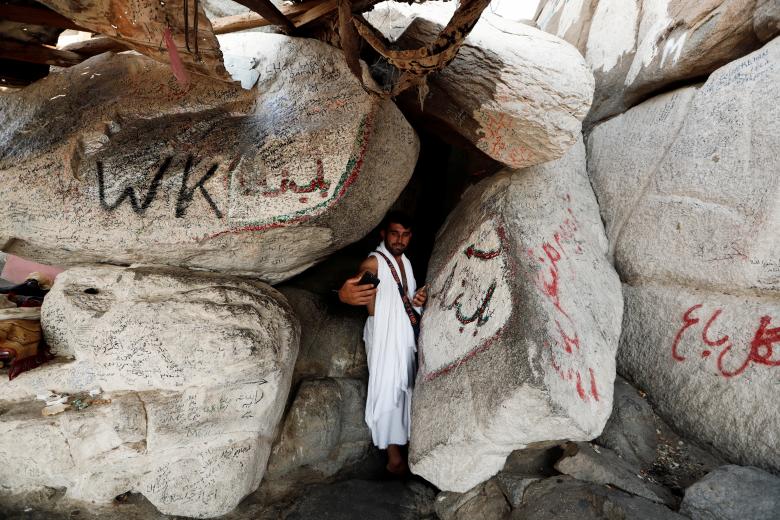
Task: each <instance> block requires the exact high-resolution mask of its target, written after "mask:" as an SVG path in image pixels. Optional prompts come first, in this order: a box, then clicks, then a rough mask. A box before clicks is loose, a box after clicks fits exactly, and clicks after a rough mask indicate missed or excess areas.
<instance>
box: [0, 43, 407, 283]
mask: <svg viewBox="0 0 780 520" xmlns="http://www.w3.org/2000/svg"><path fill="white" fill-rule="evenodd" d="M222 45H223V51H224V53H225V56H226V57H228V58H230V59H229V60H228V63H227V65H228V69H229V70H230V71H231V73H233V74H236V75H237V76H238V75H240V76H241V77H242V78H243V83H244V85H245V86H247V87H249V86H252V85H255V86H254V88H252V89H251V90H244V89H242V88H241V87H240V86H238V85H229V84H226V83H221V82H214V81H212V80H209V79H208V78H195V77H193V78H192V81H193V87H192V89H191V90H189V91H188V92H186V93H182V92H179V91H177V89H176V85H175V80H174V79H173V76H172V75H171V71H170V69H169V68H168V67H167V66H165V65H163V64H159V63H156V62H154V61H152V60H150V59H148V58H145V57H142V56H134V55H127V54H120V55H110V54H109V55H101V56H98V57H95V58H92V59H90V60H88V61H86V62H84V63H82V64H80V65H77V66H75V67H71V68H68V69H65V70H63V71H60V72H58V73H56V74H51V75H49V76H48V77H47V78H46V79H44V80H42V81H39V82H37V83H36V84H34V85H32V86H30V87H29V88H26V89H24V90H21V91H19V92H13V93H6V94H4V95H3V96H2V97H0V120H2V121H4V122H5V123H4V124H3V125H2V127H1V128H0V178H2V182H1V183H0V214H2V215H3V218H2V219H0V248H2V249H3V250H4V251H6V252H9V253H15V254H19V255H20V256H24V257H28V258H31V259H35V260H39V261H43V262H44V263H51V264H56V265H66V266H67V265H73V264H77V263H83V262H92V261H95V262H108V263H121V264H131V263H148V264H168V265H177V266H185V267H198V268H205V269H209V270H214V271H222V272H228V273H232V274H253V275H255V276H257V277H260V278H261V279H263V280H265V281H268V282H271V283H276V282H278V281H281V280H283V279H286V278H289V277H290V276H292V275H294V274H296V273H298V272H300V271H303V270H304V269H306V268H307V267H309V266H311V265H312V264H314V263H315V262H317V261H318V260H320V259H322V258H323V257H325V256H326V255H327V254H328V253H330V252H332V251H334V250H336V249H339V248H341V247H343V246H345V245H347V244H349V243H351V242H353V241H355V240H358V239H359V238H361V237H363V236H364V235H365V234H366V233H367V232H368V231H370V230H371V229H373V227H374V226H376V224H377V223H378V222H379V221H380V220H381V218H382V216H383V215H384V213H385V211H386V210H387V208H388V207H389V206H390V204H392V202H393V201H394V200H395V199H396V197H397V196H398V194H399V193H400V192H401V190H402V189H403V187H404V186H405V185H406V183H407V181H408V179H409V177H410V175H411V173H412V170H413V169H414V165H415V162H416V159H417V153H418V141H417V138H416V136H415V134H414V131H413V130H412V129H411V127H410V126H409V124H408V123H407V122H406V121H405V119H404V118H403V116H402V115H401V113H400V111H399V110H398V109H397V108H396V107H395V105H394V104H393V103H392V102H391V101H389V100H384V101H382V100H379V99H377V98H376V97H375V96H372V95H369V94H367V93H366V92H365V91H364V90H363V88H362V86H361V84H360V82H359V81H358V80H357V78H355V77H354V76H353V75H352V73H351V72H350V71H349V69H348V68H347V66H346V63H345V62H344V58H343V55H342V53H341V52H339V51H338V50H337V49H335V48H333V47H331V46H329V45H326V44H325V43H322V42H318V41H314V40H308V39H302V38H291V37H287V36H281V35H275V34H261V33H250V34H241V35H234V36H233V37H232V38H227V39H223V40H222ZM6 123H7V124H6Z"/></svg>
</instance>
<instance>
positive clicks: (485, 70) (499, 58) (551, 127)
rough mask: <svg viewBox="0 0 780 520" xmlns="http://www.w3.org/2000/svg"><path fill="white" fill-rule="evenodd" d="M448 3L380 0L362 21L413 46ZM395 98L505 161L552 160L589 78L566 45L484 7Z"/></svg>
mask: <svg viewBox="0 0 780 520" xmlns="http://www.w3.org/2000/svg"><path fill="white" fill-rule="evenodd" d="M454 8H455V6H454V4H453V3H440V2H429V3H425V4H415V5H413V6H402V5H397V4H393V5H385V6H382V7H378V8H376V9H374V11H372V12H370V13H368V16H367V18H368V20H369V21H370V22H372V23H373V24H374V25H375V26H376V27H377V28H378V29H379V30H380V31H382V32H383V33H384V34H385V35H386V36H388V37H389V38H391V39H396V38H397V41H395V42H394V44H395V45H396V46H399V47H401V48H410V49H416V48H418V47H421V46H423V45H424V44H425V43H427V42H430V41H433V40H434V39H435V37H436V35H437V34H438V33H439V31H440V30H441V29H442V28H443V27H444V26H445V25H446V24H447V22H448V21H449V19H450V17H451V15H452V12H453V11H454ZM427 88H428V90H427V91H426V92H427V95H424V96H423V97H424V100H423V101H422V107H421V106H420V102H421V100H420V96H418V94H417V92H416V91H415V92H409V93H407V94H406V96H405V97H404V98H403V99H404V101H403V105H404V107H405V109H406V110H412V111H415V112H419V111H421V115H422V116H423V117H426V118H430V119H433V120H436V121H438V122H440V123H443V124H444V126H445V127H446V128H447V129H448V131H450V132H454V133H457V134H459V135H461V136H462V138H465V140H466V141H467V142H470V143H472V144H474V145H476V146H477V147H478V148H479V149H480V150H482V151H483V152H484V153H485V154H487V155H488V156H490V157H492V158H493V159H495V160H497V161H499V162H501V163H503V164H505V165H507V166H509V167H511V168H524V167H527V166H533V165H535V164H540V163H544V162H547V161H552V160H554V159H559V158H560V157H561V156H563V155H564V154H565V153H566V151H568V150H569V148H571V146H572V145H574V143H575V142H576V141H577V139H578V138H579V136H580V130H581V127H582V125H581V121H582V120H583V119H584V118H585V115H586V114H587V113H588V109H589V108H590V101H591V98H592V96H593V76H592V74H591V73H590V71H589V70H588V67H587V65H586V64H585V62H584V60H583V58H582V56H580V54H579V53H578V52H577V49H575V48H574V47H573V46H571V45H569V44H568V43H566V42H564V41H563V40H561V39H559V38H556V37H553V36H551V35H549V34H547V33H545V32H543V31H540V30H538V29H536V28H534V27H530V26H529V25H527V24H524V23H521V22H515V21H512V20H510V19H507V18H503V17H500V16H496V15H492V14H491V13H490V11H489V9H488V10H486V11H485V12H484V13H483V14H482V16H481V18H480V20H479V21H478V22H477V24H476V26H475V27H474V29H473V30H472V31H471V33H470V34H469V36H468V37H467V38H466V40H465V42H464V44H463V45H462V46H461V48H460V50H459V51H458V54H457V56H456V57H455V59H454V60H453V61H452V62H451V63H450V64H449V65H448V66H447V67H446V68H444V69H443V70H441V71H439V72H437V73H436V74H433V75H431V76H430V77H429V78H428V80H427Z"/></svg>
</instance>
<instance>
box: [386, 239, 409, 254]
mask: <svg viewBox="0 0 780 520" xmlns="http://www.w3.org/2000/svg"><path fill="white" fill-rule="evenodd" d="M385 247H386V248H387V250H388V251H390V253H391V254H392V255H393V256H401V255H402V254H404V251H406V246H400V245H399V246H397V247H393V246H391V245H390V244H388V243H387V240H385Z"/></svg>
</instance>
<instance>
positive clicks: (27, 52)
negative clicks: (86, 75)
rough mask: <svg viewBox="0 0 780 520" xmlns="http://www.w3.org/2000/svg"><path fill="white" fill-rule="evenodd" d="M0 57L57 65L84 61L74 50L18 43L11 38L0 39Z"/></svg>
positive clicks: (66, 65)
mask: <svg viewBox="0 0 780 520" xmlns="http://www.w3.org/2000/svg"><path fill="white" fill-rule="evenodd" d="M0 58H4V59H9V60H16V61H25V62H28V63H39V64H41V65H56V66H58V67H72V66H73V65H76V64H77V63H81V62H82V61H84V57H83V56H79V55H78V54H76V53H75V52H71V51H65V50H61V49H55V48H54V47H49V46H48V45H41V44H39V43H20V42H17V41H13V40H0Z"/></svg>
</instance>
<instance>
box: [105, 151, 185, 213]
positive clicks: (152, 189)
mask: <svg viewBox="0 0 780 520" xmlns="http://www.w3.org/2000/svg"><path fill="white" fill-rule="evenodd" d="M172 160H173V157H168V158H167V159H165V161H163V163H162V164H161V165H160V167H159V168H158V169H157V173H156V174H155V176H154V179H152V184H151V185H150V186H149V189H148V190H147V191H146V196H145V197H144V201H143V203H141V204H139V203H138V197H137V196H136V194H135V190H134V189H133V188H132V186H128V187H127V188H125V189H124V191H123V192H122V194H121V195H120V196H119V198H118V199H116V200H115V201H114V203H113V204H109V203H108V201H106V180H105V174H104V172H103V163H102V162H100V161H98V162H97V177H98V193H99V195H100V205H101V206H102V207H103V209H105V210H106V211H114V210H115V209H116V208H118V207H119V206H120V205H121V204H122V202H123V201H124V200H125V199H129V200H130V206H131V207H132V208H133V211H135V212H136V214H138V215H143V214H144V213H145V212H146V209H147V208H148V207H149V206H150V205H151V204H152V201H154V198H155V197H156V196H157V190H158V189H159V187H160V182H162V178H163V176H164V175H165V172H166V170H168V167H169V166H170V165H171V161H172Z"/></svg>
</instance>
